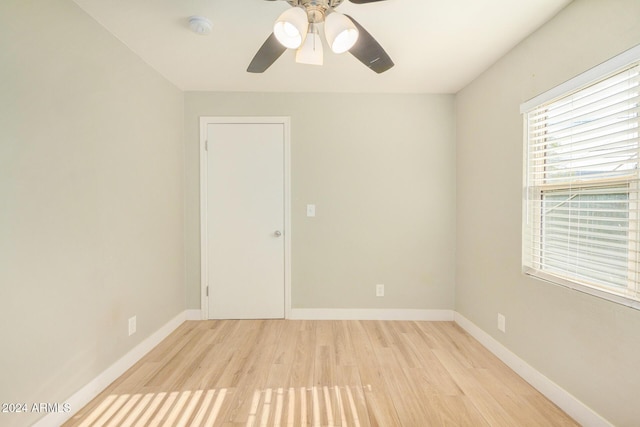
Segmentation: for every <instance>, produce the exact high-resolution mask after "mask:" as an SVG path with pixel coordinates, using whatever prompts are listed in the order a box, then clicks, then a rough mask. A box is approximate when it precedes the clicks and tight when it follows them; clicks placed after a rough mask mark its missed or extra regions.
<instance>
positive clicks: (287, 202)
mask: <svg viewBox="0 0 640 427" xmlns="http://www.w3.org/2000/svg"><path fill="white" fill-rule="evenodd" d="M221 123H222V124H224V123H227V124H252V123H257V124H282V125H283V127H284V135H283V139H284V159H283V163H284V182H283V190H284V230H283V237H284V295H283V297H284V317H285V319H288V318H290V315H291V118H290V117H220V116H203V117H200V311H201V314H202V319H203V320H207V319H209V298H208V295H207V283H208V282H209V272H208V262H207V260H208V253H207V252H208V241H207V218H208V215H207V213H208V210H207V194H208V193H207V189H208V171H207V168H208V166H207V155H206V154H207V146H206V145H207V127H208V126H209V125H210V124H221Z"/></svg>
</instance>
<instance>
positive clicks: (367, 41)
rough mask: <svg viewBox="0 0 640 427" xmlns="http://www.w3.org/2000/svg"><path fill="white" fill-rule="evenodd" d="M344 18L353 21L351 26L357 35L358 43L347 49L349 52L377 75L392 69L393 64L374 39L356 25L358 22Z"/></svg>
mask: <svg viewBox="0 0 640 427" xmlns="http://www.w3.org/2000/svg"><path fill="white" fill-rule="evenodd" d="M345 16H346V17H347V18H349V19H351V21H353V25H355V26H356V28H357V29H358V33H359V36H358V41H357V42H356V44H354V45H353V47H352V48H351V49H349V52H350V53H351V54H352V55H353V56H355V57H356V58H357V59H358V60H359V61H360V62H362V63H363V64H364V65H366V66H367V67H369V68H371V69H372V70H373V71H375V72H376V73H378V74H380V73H384V72H385V71H387V70H388V69H389V68H391V67H393V66H394V65H395V64H394V63H393V61H392V60H391V58H390V57H389V55H388V54H387V52H385V51H384V49H383V48H382V46H380V44H379V43H378V42H377V41H376V39H374V38H373V36H372V35H371V34H369V32H368V31H367V30H365V29H364V28H363V27H362V25H360V24H358V21H356V20H355V19H353V18H352V17H350V16H349V15H345Z"/></svg>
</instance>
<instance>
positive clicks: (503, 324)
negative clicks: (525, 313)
mask: <svg viewBox="0 0 640 427" xmlns="http://www.w3.org/2000/svg"><path fill="white" fill-rule="evenodd" d="M506 329H507V318H506V317H504V314H500V313H498V330H499V331H502V332H506Z"/></svg>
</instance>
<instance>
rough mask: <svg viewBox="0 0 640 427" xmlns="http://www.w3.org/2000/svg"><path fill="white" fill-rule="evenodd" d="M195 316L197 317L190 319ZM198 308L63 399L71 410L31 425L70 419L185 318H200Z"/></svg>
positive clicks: (44, 426) (47, 425)
mask: <svg viewBox="0 0 640 427" xmlns="http://www.w3.org/2000/svg"><path fill="white" fill-rule="evenodd" d="M192 317H197V319H192ZM200 318H201V315H200V310H185V311H183V312H182V313H180V314H178V315H177V316H176V317H174V318H173V319H171V320H170V321H169V322H167V323H166V324H165V325H164V326H162V327H161V328H160V329H158V330H157V331H156V332H154V333H153V334H151V335H150V336H149V337H147V338H146V339H145V340H144V341H142V342H141V343H140V344H138V345H136V346H135V347H134V348H132V349H131V350H130V351H129V352H128V353H127V354H125V355H124V356H122V357H121V358H120V359H118V360H117V361H116V362H115V363H114V364H113V365H111V366H110V367H109V368H107V369H106V370H105V371H103V372H102V373H101V374H99V375H98V376H97V377H95V378H94V379H93V380H91V381H90V382H89V383H88V384H87V385H85V386H84V387H82V388H81V389H80V390H78V391H77V392H76V393H74V394H73V395H72V396H71V397H69V398H68V399H67V400H65V403H68V404H69V406H70V407H71V412H68V413H64V412H52V413H50V414H48V415H46V416H45V417H44V418H41V419H40V420H38V421H37V422H36V423H35V424H33V427H52V426H59V425H62V423H64V422H65V421H67V420H68V419H70V418H71V417H72V416H73V415H74V414H75V412H76V411H78V410H79V409H81V408H82V407H84V406H85V405H86V404H87V403H89V402H90V401H91V400H92V399H93V398H94V397H96V396H97V395H98V394H100V392H102V390H104V389H105V388H106V387H107V386H108V385H109V384H111V383H112V382H113V381H115V380H116V379H117V378H118V377H119V376H120V375H122V374H124V373H125V372H126V371H127V369H129V368H130V367H132V366H133V365H134V364H135V363H136V362H137V361H138V360H140V359H142V357H143V356H144V355H145V354H147V353H148V352H149V351H151V349H153V348H154V347H155V346H156V345H158V344H159V343H160V341H162V340H163V339H165V338H166V337H167V336H169V334H170V333H171V332H173V331H174V330H176V328H177V327H178V326H180V325H181V324H182V323H183V322H184V321H185V320H200Z"/></svg>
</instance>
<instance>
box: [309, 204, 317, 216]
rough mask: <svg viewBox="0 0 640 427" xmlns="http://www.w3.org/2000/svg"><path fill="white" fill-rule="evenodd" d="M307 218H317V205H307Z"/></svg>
mask: <svg viewBox="0 0 640 427" xmlns="http://www.w3.org/2000/svg"><path fill="white" fill-rule="evenodd" d="M307 216H316V205H307Z"/></svg>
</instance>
